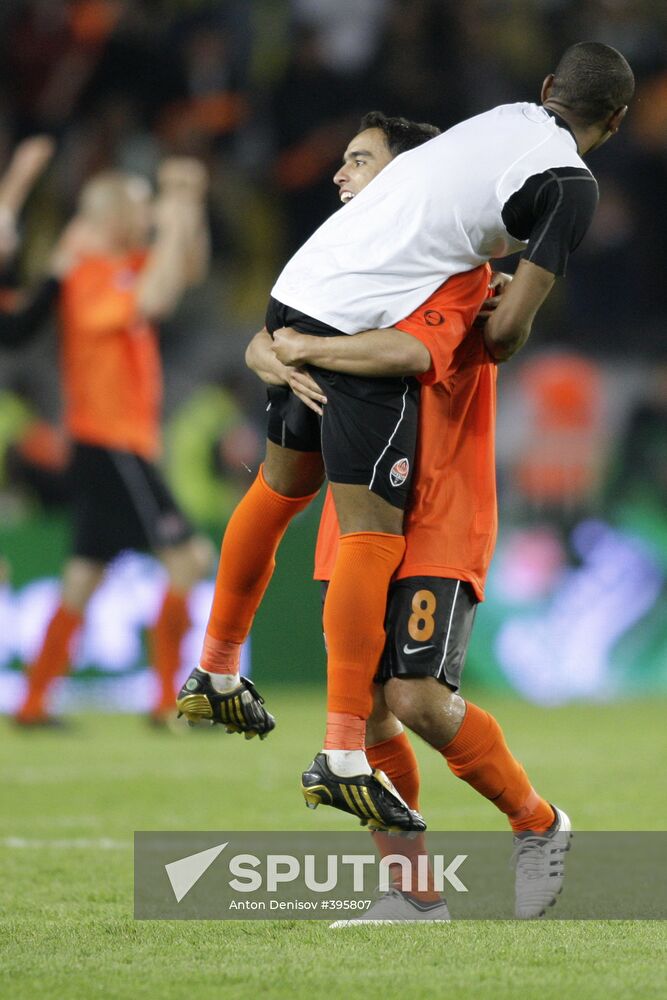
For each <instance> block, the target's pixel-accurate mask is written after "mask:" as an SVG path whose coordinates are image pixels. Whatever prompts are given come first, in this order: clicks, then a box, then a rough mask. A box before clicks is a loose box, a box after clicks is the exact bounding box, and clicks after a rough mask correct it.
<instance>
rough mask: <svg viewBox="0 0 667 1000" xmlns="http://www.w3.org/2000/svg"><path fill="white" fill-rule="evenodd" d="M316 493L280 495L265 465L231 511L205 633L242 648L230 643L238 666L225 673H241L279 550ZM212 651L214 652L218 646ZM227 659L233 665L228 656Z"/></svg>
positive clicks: (229, 651) (232, 654)
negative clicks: (243, 653) (244, 646)
mask: <svg viewBox="0 0 667 1000" xmlns="http://www.w3.org/2000/svg"><path fill="white" fill-rule="evenodd" d="M316 495H317V494H315V493H312V494H310V495H309V496H306V497H284V496H281V495H280V493H276V492H275V491H274V490H272V489H271V487H270V486H269V485H268V484H267V482H266V480H265V479H264V473H263V466H260V470H259V473H258V474H257V478H256V479H255V481H254V482H253V484H252V486H251V487H250V489H249V490H248V492H247V493H246V495H245V496H244V497H243V499H242V500H241V502H240V503H239V505H238V506H237V508H236V510H235V511H234V513H233V514H232V516H231V518H230V520H229V524H228V525H227V530H226V531H225V536H224V538H223V540H222V548H221V550H220V565H219V567H218V575H217V578H216V581H215V592H214V595H213V604H212V606H211V614H210V617H209V620H208V625H207V627H206V635H207V636H210V638H211V639H215V640H217V641H219V642H225V643H235V644H237V645H238V650H236V651H234V650H233V648H231V647H230V649H228V650H227V651H226V652H227V653H228V654H230V656H236V668H235V669H233V670H231V669H225V670H224V672H225V673H236V672H237V671H238V667H239V662H240V656H241V645H242V644H243V643H244V642H245V640H246V639H247V637H248V633H249V632H250V626H251V625H252V620H253V618H254V617H255V612H256V611H257V608H258V607H259V604H260V602H261V600H262V597H263V596H264V591H265V590H266V588H267V586H268V584H269V580H270V579H271V576H272V575H273V570H274V567H275V564H276V563H275V555H276V550H277V548H278V546H279V545H280V542H281V540H282V537H283V535H284V534H285V531H286V530H287V526H288V525H289V523H290V521H291V520H292V518H293V517H294V515H295V514H298V513H299V511H301V510H303V509H304V508H305V507H307V506H308V504H309V503H310V501H311V500H312V499H313V497H314V496H316ZM213 651H214V654H215V649H214V650H213ZM210 652H211V650H209V653H210ZM205 655H206V654H205ZM213 660H214V661H215V655H214V656H213ZM227 663H228V667H229V665H230V661H229V657H228V658H227ZM202 665H203V664H202ZM206 669H207V670H208V669H210V668H209V667H206Z"/></svg>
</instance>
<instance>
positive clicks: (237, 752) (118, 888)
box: [0, 689, 667, 1000]
mask: <svg viewBox="0 0 667 1000" xmlns="http://www.w3.org/2000/svg"><path fill="white" fill-rule="evenodd" d="M265 694H266V695H267V701H268V702H269V704H270V706H271V708H272V709H273V710H275V713H276V715H277V717H278V724H279V728H278V729H276V731H275V733H273V734H272V735H271V736H270V738H269V739H268V740H267V741H266V742H264V743H260V741H259V740H253V741H252V742H246V741H244V740H242V739H241V738H240V737H237V736H226V735H224V734H222V733H221V732H220V731H219V730H208V729H207V730H203V731H199V730H187V729H186V730H184V732H183V733H182V735H181V734H179V735H174V734H171V733H167V732H159V731H158V732H154V731H151V730H150V729H149V728H148V727H147V726H146V725H145V723H144V722H143V721H142V720H141V719H137V718H133V717H117V716H116V717H114V716H92V715H87V716H82V717H80V718H78V719H77V720H76V721H77V726H76V728H75V729H73V730H72V731H71V732H68V733H56V732H42V733H24V732H16V731H15V730H13V729H11V728H10V727H9V725H8V724H7V723H5V724H4V728H3V733H2V742H1V743H0V774H1V788H2V791H1V793H0V795H1V801H2V810H1V816H0V823H1V825H0V843H1V844H2V851H1V853H0V857H1V858H2V870H1V871H0V876H1V878H0V901H1V907H2V916H1V922H0V994H1V995H2V996H5V997H11V998H16V1000H24V998H25V1000H28V998H33V997H34V998H40V1000H46V998H51V997H58V998H63V1000H91V998H96V997H114V998H115V997H118V998H121V997H122V998H125V997H128V998H129V997H150V998H160V1000H170V998H181V997H183V998H186V997H188V998H192V1000H208V998H214V997H216V998H220V997H222V998H224V1000H228V998H230V1000H231V998H243V1000H245V998H252V997H271V998H273V997H276V998H288V997H289V998H301V997H303V998H305V997H317V998H318V1000H328V998H332V1000H333V998H339V997H347V998H356V997H359V996H362V995H363V996H365V997H381V998H387V1000H393V998H397V1000H398V998H401V1000H412V998H422V997H424V998H426V997H429V998H431V997H445V996H451V997H456V998H464V1000H467V998H476V1000H486V998H491V997H493V998H494V1000H514V998H518V997H520V998H522V1000H531V998H539V1000H550V998H554V1000H555V998H559V1000H561V998H563V997H571V996H574V995H576V996H577V998H578V1000H596V998H605V1000H609V998H610V997H619V998H621V997H622V998H624V1000H630V998H635V997H636V998H642V1000H646V998H651V997H664V996H665V944H666V941H667V934H666V932H665V924H663V923H658V922H649V921H644V922H630V921H623V922H620V921H619V922H614V921H608V922H594V921H584V922H573V921H572V922H571V921H561V922H558V921H542V922H534V923H518V922H514V921H506V922H502V921H498V922H491V921H487V922H481V921H480V922H468V921H466V922H460V923H458V924H457V923H456V922H455V923H452V924H450V925H443V926H436V927H432V926H421V927H419V926H417V927H405V926H400V927H384V928H369V927H367V928H355V929H354V930H347V931H330V930H329V929H328V926H327V924H326V923H324V922H320V921H312V922H307V921H304V922H296V921H293V922H292V921H290V922H288V921H285V922H282V921H281V922H270V921H269V922H261V921H258V922H167V921H155V922H135V921H134V920H133V918H132V833H133V831H134V830H226V829H228V830H229V829H231V830H233V829H240V830H242V829H248V830H249V829H258V830H259V829H276V830H290V829H307V828H309V826H312V827H316V828H320V829H324V828H328V829H341V830H346V829H350V823H351V822H353V821H352V820H351V819H350V818H349V817H346V816H345V815H343V814H339V813H336V812H334V811H333V810H325V809H320V810H318V811H317V812H316V813H309V812H307V811H306V809H305V808H304V806H303V803H302V800H301V797H300V794H299V792H298V776H299V773H300V771H301V770H302V769H303V766H304V765H305V764H307V763H308V761H309V759H310V758H311V756H312V754H313V752H314V751H315V750H317V749H318V747H319V745H320V739H321V723H322V696H321V693H320V692H309V691H303V690H301V691H296V690H294V691H292V690H289V691H288V690H285V689H282V690H275V691H271V690H270V689H267V691H266V692H265ZM269 699H270V700H269ZM483 703H484V705H485V707H488V708H489V709H490V710H491V711H493V712H494V713H495V714H496V715H497V717H498V718H499V720H500V721H501V723H502V724H503V726H504V728H505V730H506V733H507V734H508V737H509V740H510V743H511V746H512V748H513V749H514V751H515V753H516V754H517V756H519V757H520V758H521V759H522V760H523V762H524V764H525V765H526V767H527V769H528V771H529V773H530V775H531V777H532V779H533V781H534V783H535V784H536V785H537V787H538V788H539V789H540V790H543V791H544V793H545V794H546V795H548V797H550V798H551V799H553V801H555V802H557V803H558V804H561V805H562V806H564V807H565V808H566V809H567V810H568V812H569V813H570V815H571V816H572V819H573V822H574V824H575V828H579V829H587V830H592V829H601V830H604V829H607V830H614V829H620V830H627V829H644V830H657V829H661V828H664V826H665V792H664V783H659V779H658V776H659V774H660V773H661V772H662V770H663V769H664V761H665V750H666V747H665V735H664V733H665V726H664V715H665V708H667V704H666V703H665V702H664V701H659V700H655V701H645V702H629V703H626V704H622V705H605V706H595V707H591V706H574V707H568V708H562V709H556V710H549V711H547V710H541V709H536V708H534V707H531V706H527V705H525V704H523V703H521V702H517V701H514V700H511V699H497V698H496V699H494V700H490V699H489V698H484V699H483ZM417 751H418V754H419V758H420V764H421V765H422V773H423V795H422V810H423V812H424V815H425V817H426V818H427V820H428V822H429V826H430V828H431V829H433V830H437V829H441V830H446V829H463V830H465V829H470V830H475V829H477V830H490V829H503V828H504V823H503V817H501V816H500V815H499V814H498V813H497V812H496V811H495V810H494V809H493V808H492V807H491V806H490V805H489V804H488V803H487V802H486V801H484V800H483V799H480V798H478V797H477V796H476V795H475V794H474V793H473V792H472V791H471V790H470V789H469V788H468V787H467V786H466V785H464V784H463V783H461V782H457V781H456V780H455V779H454V778H453V777H451V776H450V775H449V773H448V772H447V770H446V768H445V766H444V764H443V762H442V760H441V758H439V757H438V756H437V755H436V754H434V753H433V752H432V751H429V750H428V748H426V747H424V746H423V745H418V746H417Z"/></svg>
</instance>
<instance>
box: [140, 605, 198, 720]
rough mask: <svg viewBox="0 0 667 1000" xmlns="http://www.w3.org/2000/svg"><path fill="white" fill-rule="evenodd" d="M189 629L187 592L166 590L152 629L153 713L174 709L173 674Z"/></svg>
mask: <svg viewBox="0 0 667 1000" xmlns="http://www.w3.org/2000/svg"><path fill="white" fill-rule="evenodd" d="M189 628H190V613H189V611H188V598H187V594H183V593H180V592H178V591H176V590H171V589H170V590H167V592H166V594H165V595H164V599H163V601H162V607H161V608H160V613H159V614H158V617H157V620H156V622H155V625H154V626H153V628H152V630H151V635H150V644H151V647H152V661H153V668H154V670H155V673H156V674H157V679H158V682H159V694H158V698H157V701H156V704H155V707H154V708H153V713H154V714H155V715H162V714H164V713H166V712H173V710H174V701H175V699H176V677H177V675H178V669H179V667H180V665H181V642H182V641H183V637H184V636H185V633H186V632H187V630H188V629H189Z"/></svg>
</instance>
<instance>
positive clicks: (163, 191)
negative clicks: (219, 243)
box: [158, 156, 211, 285]
mask: <svg viewBox="0 0 667 1000" xmlns="http://www.w3.org/2000/svg"><path fill="white" fill-rule="evenodd" d="M158 187H159V191H160V195H161V196H173V197H174V198H176V199H178V200H180V201H183V202H185V203H187V204H188V205H189V220H190V231H189V234H188V248H187V255H186V256H187V282H188V285H197V284H200V283H201V282H202V281H203V280H204V279H205V277H206V275H207V273H208V268H209V263H210V257H211V246H210V236H209V230H208V224H207V222H206V194H207V191H208V173H207V171H206V167H205V166H204V164H203V163H202V162H201V161H200V160H197V159H195V158H194V157H192V156H170V157H168V158H167V159H166V160H164V161H163V163H162V164H161V165H160V169H159V171H158Z"/></svg>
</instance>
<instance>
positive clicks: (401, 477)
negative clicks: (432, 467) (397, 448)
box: [389, 458, 410, 486]
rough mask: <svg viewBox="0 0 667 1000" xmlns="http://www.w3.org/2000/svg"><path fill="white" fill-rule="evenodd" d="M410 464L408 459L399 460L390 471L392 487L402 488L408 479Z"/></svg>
mask: <svg viewBox="0 0 667 1000" xmlns="http://www.w3.org/2000/svg"><path fill="white" fill-rule="evenodd" d="M409 472H410V462H409V461H408V459H407V458H399V459H398V461H396V462H394V464H393V465H392V467H391V469H390V470H389V482H390V483H391V485H392V486H402V485H403V483H404V482H405V480H406V479H407V478H408V473H409Z"/></svg>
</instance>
